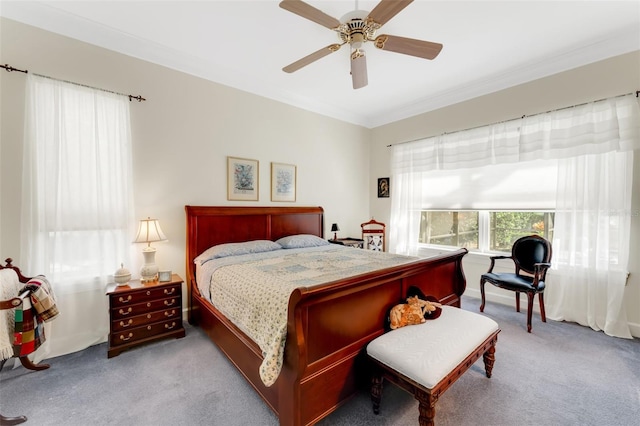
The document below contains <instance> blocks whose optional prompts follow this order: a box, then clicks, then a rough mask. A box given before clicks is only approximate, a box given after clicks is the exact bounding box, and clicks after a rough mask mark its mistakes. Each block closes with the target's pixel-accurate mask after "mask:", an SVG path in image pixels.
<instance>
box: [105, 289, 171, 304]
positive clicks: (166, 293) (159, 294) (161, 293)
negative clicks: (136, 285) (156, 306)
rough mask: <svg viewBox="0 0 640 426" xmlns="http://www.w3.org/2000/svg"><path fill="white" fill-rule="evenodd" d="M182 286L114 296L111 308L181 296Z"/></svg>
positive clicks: (110, 301) (111, 298) (110, 298)
mask: <svg viewBox="0 0 640 426" xmlns="http://www.w3.org/2000/svg"><path fill="white" fill-rule="evenodd" d="M181 286H182V285H181V284H177V285H172V286H166V287H163V288H147V289H143V290H137V291H131V292H129V293H127V294H112V295H111V296H110V297H109V303H110V304H111V308H118V307H121V306H130V305H134V304H136V303H140V302H144V301H146V300H154V299H161V298H164V297H170V296H180V294H181V290H182V287H181Z"/></svg>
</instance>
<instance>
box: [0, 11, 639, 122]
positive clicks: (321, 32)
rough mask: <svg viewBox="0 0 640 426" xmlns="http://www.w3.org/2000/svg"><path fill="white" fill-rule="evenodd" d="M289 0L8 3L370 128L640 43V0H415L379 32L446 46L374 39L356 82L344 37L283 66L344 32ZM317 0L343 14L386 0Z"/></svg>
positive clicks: (41, 23) (90, 36)
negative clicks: (390, 44) (397, 48)
mask: <svg viewBox="0 0 640 426" xmlns="http://www.w3.org/2000/svg"><path fill="white" fill-rule="evenodd" d="M278 3H279V2H278V1H277V0H260V1H246V0H245V1H242V0H236V1H89V0H86V1H42V2H31V1H6V0H2V1H0V15H2V16H5V17H7V18H10V19H13V20H16V21H20V22H24V23H26V24H29V25H33V26H36V27H40V28H43V29H46V30H49V31H52V32H55V33H59V34H63V35H66V36H69V37H72V38H76V39H79V40H83V41H86V42H88V43H92V44H95V45H98V46H102V47H105V48H107V49H111V50H115V51H118V52H121V53H124V54H126V55H130V56H134V57H137V58H140V59H144V60H146V61H150V62H153V63H157V64H160V65H164V66H166V67H169V68H173V69H176V70H180V71H183V72H186V73H189V74H192V75H196V76H199V77H202V78H206V79H209V80H212V81H215V82H218V83H221V84H224V85H228V86H232V87H235V88H238V89H240V90H244V91H247V92H251V93H255V94H257V95H261V96H265V97H268V98H272V99H275V100H278V101H281V102H285V103H288V104H291V105H295V106H297V107H300V108H304V109H307V110H310V111H314V112H318V113H320V114H324V115H328V116H331V117H335V118H338V119H341V120H344V121H347V122H351V123H356V124H360V125H362V126H366V127H370V128H371V127H376V126H379V125H382V124H386V123H389V122H392V121H396V120H399V119H402V118H406V117H410V116H413V115H416V114H419V113H422V112H426V111H430V110H433V109H436V108H440V107H443V106H446V105H450V104H453V103H457V102H460V101H463V100H466V99H471V98H474V97H477V96H480V95H483V94H486V93H491V92H494V91H496V90H501V89H504V88H507V87H510V86H514V85H516V84H521V83H524V82H527V81H531V80H534V79H537V78H540V77H544V76H546V75H550V74H554V73H557V72H560V71H564V70H567V69H571V68H575V67H578V66H581V65H585V64H588V63H591V62H595V61H598V60H602V59H606V58H609V57H613V56H616V55H620V54H623V53H627V52H631V51H636V50H640V1H638V0H634V1H629V0H627V1H513V0H512V1H481V0H471V1H456V0H448V1H431V0H416V1H414V2H413V3H412V4H410V5H409V6H408V7H407V8H406V9H404V10H403V11H402V12H400V13H399V14H398V15H396V16H395V17H394V18H393V19H391V20H390V21H389V22H388V23H387V24H385V25H384V26H383V27H382V28H381V29H380V30H379V31H378V34H393V35H399V36H404V37H410V38H416V39H422V40H428V41H434V42H438V43H442V44H443V45H444V48H443V50H442V52H441V53H440V55H439V56H438V57H437V58H436V59H435V60H433V61H428V60H425V59H419V58H415V57H412V56H407V55H402V54H399V53H393V52H385V51H381V50H378V49H376V48H375V47H374V46H373V45H371V43H367V44H366V47H365V49H366V54H367V65H368V74H369V85H368V86H366V87H364V88H362V89H358V90H353V89H352V88H351V77H350V75H349V59H348V58H349V57H348V54H349V53H348V50H349V49H347V48H344V47H343V48H342V49H340V50H339V51H338V52H336V53H333V54H331V55H329V56H327V57H325V58H322V59H320V60H318V61H317V62H315V63H312V64H310V65H308V66H307V67H305V68H302V69H301V70H299V71H297V72H295V73H293V74H287V73H284V72H283V71H282V67H284V66H285V65H288V64H290V63H291V62H294V61H296V60H298V59H300V58H302V57H303V56H306V55H308V54H310V53H312V52H314V51H316V50H318V49H320V48H321V47H324V46H327V45H329V44H332V43H336V42H338V38H337V36H336V34H335V33H334V32H332V31H331V30H329V29H327V28H325V27H322V26H320V25H318V24H315V23H314V22H311V21H308V20H306V19H304V18H301V17H299V16H297V15H294V14H292V13H290V12H287V11H285V10H284V9H281V8H280V7H278ZM307 3H309V4H311V5H312V6H314V7H316V8H318V9H320V10H322V11H323V12H325V13H327V14H328V15H331V16H333V17H335V18H337V19H340V17H342V16H343V15H344V14H346V13H347V12H350V11H352V10H354V9H355V7H356V3H357V4H358V8H359V9H362V10H367V11H370V10H371V9H373V7H374V6H375V5H376V4H377V1H375V0H374V1H358V2H356V1H327V0H308V1H307ZM3 60H4V58H3ZM10 65H13V66H16V67H20V65H21V64H10ZM143 95H144V94H143Z"/></svg>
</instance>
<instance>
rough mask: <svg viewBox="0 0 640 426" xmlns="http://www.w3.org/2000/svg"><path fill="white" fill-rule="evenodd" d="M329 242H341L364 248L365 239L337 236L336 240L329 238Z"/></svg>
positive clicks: (344, 244) (341, 243)
mask: <svg viewBox="0 0 640 426" xmlns="http://www.w3.org/2000/svg"><path fill="white" fill-rule="evenodd" d="M329 242H330V243H333V244H340V245H343V246H349V247H355V248H364V240H361V239H359V238H337V239H335V240H329Z"/></svg>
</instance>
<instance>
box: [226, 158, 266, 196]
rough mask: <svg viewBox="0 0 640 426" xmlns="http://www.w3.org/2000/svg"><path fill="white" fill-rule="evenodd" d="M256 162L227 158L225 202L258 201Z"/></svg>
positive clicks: (257, 164) (257, 165)
mask: <svg viewBox="0 0 640 426" xmlns="http://www.w3.org/2000/svg"><path fill="white" fill-rule="evenodd" d="M258 167H259V163H258V160H249V159H246V158H236V157H227V200H229V201H258V194H259V191H258V179H259V170H258Z"/></svg>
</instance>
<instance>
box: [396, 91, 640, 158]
mask: <svg viewBox="0 0 640 426" xmlns="http://www.w3.org/2000/svg"><path fill="white" fill-rule="evenodd" d="M635 94H636V98H637V97H639V96H640V90H636V92H635ZM629 95H633V92H629V93H625V94H623V95H618V96H612V97H610V98H603V99H598V100H597V101H589V102H583V103H581V104H576V105H571V106H568V107H562V108H558V109H552V110H549V111H545V112H538V113H535V114H530V115H526V114H525V115H523V116H521V117H515V118H510V119H508V120H502V121H496V122H495V123H491V124H481V125H479V126H474V127H469V128H466V129H461V130H454V131H453V132H443V133H440V135H431V136H425V137H420V138H416V139H412V140H410V141H403V142H397V143H392V144H389V145H387V148H391V147H392V146H395V145H402V144H405V143H411V142H417V141H421V140H423V139H429V138H432V137H435V136H441V135H452V134H454V133H459V132H465V131H467V130H473V129H479V128H480V127H486V126H493V125H496V124H502V123H506V122H509V121H513V120H519V119H522V118H525V117H535V116H536V115H541V114H548V113H550V112H556V111H562V110H565V109H569V108H575V107H578V106H582V105H587V104H590V103H592V102H600V101H604V100H606V99H615V98H621V97H623V96H629Z"/></svg>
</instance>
